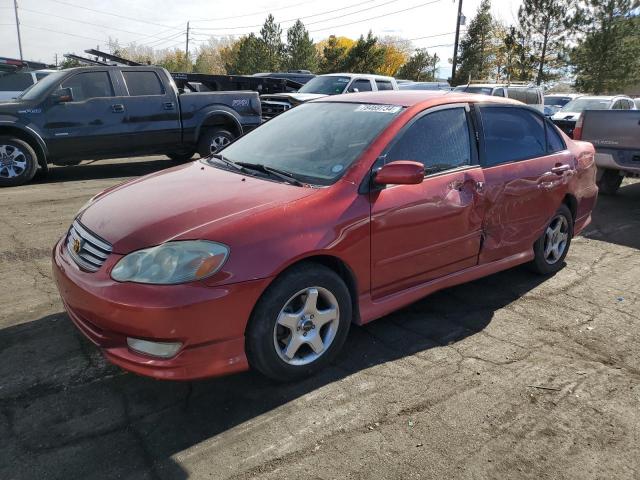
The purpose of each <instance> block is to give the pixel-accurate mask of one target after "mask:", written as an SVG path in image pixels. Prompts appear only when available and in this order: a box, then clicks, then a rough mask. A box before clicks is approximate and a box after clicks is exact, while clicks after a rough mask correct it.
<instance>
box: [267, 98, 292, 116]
mask: <svg viewBox="0 0 640 480" xmlns="http://www.w3.org/2000/svg"><path fill="white" fill-rule="evenodd" d="M290 108H291V104H290V103H287V102H270V101H266V100H265V101H263V102H262V117H263V118H266V119H269V118H273V117H275V116H277V115H280V114H281V113H282V112H284V111H286V110H289V109H290Z"/></svg>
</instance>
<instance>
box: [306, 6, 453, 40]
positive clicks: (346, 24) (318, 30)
mask: <svg viewBox="0 0 640 480" xmlns="http://www.w3.org/2000/svg"><path fill="white" fill-rule="evenodd" d="M441 1H442V0H431V1H429V2H425V3H421V4H419V5H414V6H413V7H408V8H403V9H402V10H396V11H395V12H388V13H384V14H382V15H376V16H375V17H369V18H364V19H362V20H357V21H355V22H349V23H343V24H341V25H332V26H331V27H326V28H319V29H316V30H309V33H314V32H323V31H325V30H331V29H333V28H340V27H347V26H349V25H355V24H356V23H362V22H368V21H369V20H376V19H378V18H382V17H388V16H390V15H396V14H398V13H403V12H408V11H409V10H415V9H416V8H420V7H424V6H427V5H432V4H434V3H439V2H441Z"/></svg>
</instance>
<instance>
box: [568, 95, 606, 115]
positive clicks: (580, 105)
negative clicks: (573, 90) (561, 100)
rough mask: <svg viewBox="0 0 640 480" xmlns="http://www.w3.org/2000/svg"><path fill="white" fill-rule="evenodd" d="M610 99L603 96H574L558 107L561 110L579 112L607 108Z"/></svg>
mask: <svg viewBox="0 0 640 480" xmlns="http://www.w3.org/2000/svg"><path fill="white" fill-rule="evenodd" d="M609 105H611V100H609V99H605V98H576V99H574V100H571V101H570V102H569V103H567V104H566V105H565V106H564V107H562V108H561V109H560V111H561V112H575V113H580V112H584V111H585V110H607V109H608V108H609Z"/></svg>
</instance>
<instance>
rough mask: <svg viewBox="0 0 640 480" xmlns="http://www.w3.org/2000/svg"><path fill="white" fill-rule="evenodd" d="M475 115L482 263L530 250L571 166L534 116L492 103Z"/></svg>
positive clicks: (550, 129) (552, 133)
mask: <svg viewBox="0 0 640 480" xmlns="http://www.w3.org/2000/svg"><path fill="white" fill-rule="evenodd" d="M476 113H477V114H479V120H480V121H479V124H480V125H481V128H480V130H481V135H480V151H481V157H480V163H481V165H482V169H483V172H484V181H485V202H486V210H485V220H484V225H483V230H484V241H483V246H482V252H481V255H480V262H481V263H484V262H488V261H493V260H498V259H500V258H504V257H507V256H510V255H515V254H518V253H522V252H525V251H528V250H529V249H531V247H532V246H533V244H534V242H535V241H536V239H537V238H538V237H539V236H540V235H541V234H542V232H543V230H544V228H546V225H547V223H548V222H549V220H550V219H551V218H552V216H553V214H554V213H555V211H556V210H557V209H558V207H559V206H560V204H561V203H562V201H563V198H564V196H565V195H566V193H567V191H568V182H569V180H570V178H571V176H572V175H574V174H575V172H576V164H575V158H574V157H573V155H572V154H571V153H570V152H569V150H567V149H566V146H565V144H564V141H563V140H562V138H561V136H560V135H559V134H558V132H557V130H556V129H555V128H556V127H555V126H553V125H552V124H551V123H550V122H549V121H548V120H545V119H544V117H543V116H542V115H541V114H540V113H539V112H537V111H535V110H533V109H531V108H528V107H524V106H522V107H521V106H516V105H498V104H495V105H482V106H480V107H479V108H476Z"/></svg>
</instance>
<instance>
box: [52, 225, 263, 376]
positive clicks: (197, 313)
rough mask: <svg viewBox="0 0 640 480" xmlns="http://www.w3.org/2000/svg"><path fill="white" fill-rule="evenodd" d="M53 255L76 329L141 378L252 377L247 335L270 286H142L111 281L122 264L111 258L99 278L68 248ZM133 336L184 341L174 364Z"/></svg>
mask: <svg viewBox="0 0 640 480" xmlns="http://www.w3.org/2000/svg"><path fill="white" fill-rule="evenodd" d="M63 242H64V237H63V239H61V240H60V242H58V244H57V245H56V246H55V247H54V250H53V274H54V278H55V280H56V284H57V286H58V290H59V292H60V296H61V297H62V301H63V303H64V306H65V309H66V310H67V313H68V314H69V317H70V319H71V320H72V322H73V323H74V324H75V325H76V327H77V328H78V329H79V330H80V331H81V332H82V333H83V334H84V335H85V336H86V337H87V338H88V339H89V340H91V341H92V342H93V343H94V344H96V345H97V346H98V347H100V349H101V350H102V351H103V353H104V354H105V356H106V357H107V359H108V360H110V361H111V362H112V363H114V364H116V365H118V366H120V367H122V368H124V369H125V370H129V371H132V372H135V373H138V374H141V375H145V376H149V377H154V378H158V379H167V380H194V379H198V378H207V377H213V376H220V375H226V374H230V373H234V372H239V371H243V370H246V369H247V368H248V362H247V358H246V355H245V351H244V331H245V328H246V324H247V321H248V319H249V316H250V315H251V311H252V309H253V306H254V305H255V303H256V302H257V300H258V298H259V297H260V295H261V294H262V292H263V291H264V289H265V288H266V287H267V285H268V284H269V281H270V279H260V280H253V281H247V282H239V283H234V284H230V285H223V286H213V287H212V286H207V285H204V284H202V283H199V282H194V283H188V284H182V285H142V284H136V283H119V282H116V281H114V280H112V279H111V277H110V275H109V272H110V271H111V268H113V266H114V265H115V264H116V263H117V261H118V260H119V259H120V258H122V257H121V256H120V255H116V254H112V255H110V257H109V258H108V259H107V261H106V262H105V264H104V265H103V266H102V267H101V269H100V270H99V271H98V272H95V273H88V272H84V271H82V270H81V269H80V268H79V267H78V266H77V265H76V264H75V262H74V261H73V260H72V259H71V258H70V257H69V256H68V255H67V254H66V250H65V249H64V248H62V246H63ZM127 337H131V338H138V339H144V340H149V341H156V342H180V343H181V344H182V346H181V348H180V350H179V351H178V352H177V354H176V355H175V356H173V357H172V358H168V359H165V358H159V357H153V356H150V355H146V354H143V353H138V352H135V351H133V350H131V349H130V348H129V347H128V346H127Z"/></svg>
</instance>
